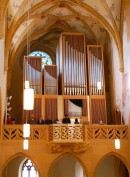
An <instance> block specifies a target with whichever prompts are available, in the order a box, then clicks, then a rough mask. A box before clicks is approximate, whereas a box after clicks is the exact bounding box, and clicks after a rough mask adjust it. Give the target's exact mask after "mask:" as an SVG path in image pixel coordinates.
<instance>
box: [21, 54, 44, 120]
mask: <svg viewBox="0 0 130 177" xmlns="http://www.w3.org/2000/svg"><path fill="white" fill-rule="evenodd" d="M25 81H29V86H30V88H32V89H34V109H33V110H30V111H29V113H27V111H23V123H25V122H26V121H27V120H26V116H27V115H28V121H29V119H30V117H31V115H33V116H34V121H35V122H37V121H38V119H39V116H40V115H41V114H42V60H41V57H32V56H25V57H24V64H23V83H25ZM23 87H25V86H24V84H23ZM23 89H24V88H23ZM26 114H27V115H26Z"/></svg>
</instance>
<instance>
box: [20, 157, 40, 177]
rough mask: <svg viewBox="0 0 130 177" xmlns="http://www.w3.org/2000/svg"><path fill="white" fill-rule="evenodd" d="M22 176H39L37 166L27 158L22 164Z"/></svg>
mask: <svg viewBox="0 0 130 177" xmlns="http://www.w3.org/2000/svg"><path fill="white" fill-rule="evenodd" d="M21 177H39V175H38V171H37V170H36V167H35V166H34V164H33V163H32V162H31V160H29V159H27V160H26V161H25V162H24V164H23V166H22V175H21Z"/></svg>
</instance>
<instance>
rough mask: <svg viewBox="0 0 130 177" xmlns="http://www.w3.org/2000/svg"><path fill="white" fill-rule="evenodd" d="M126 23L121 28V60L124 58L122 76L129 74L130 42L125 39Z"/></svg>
mask: <svg viewBox="0 0 130 177" xmlns="http://www.w3.org/2000/svg"><path fill="white" fill-rule="evenodd" d="M127 36H128V35H127V28H126V21H124V26H123V58H124V74H125V73H127V72H130V40H128V37H127Z"/></svg>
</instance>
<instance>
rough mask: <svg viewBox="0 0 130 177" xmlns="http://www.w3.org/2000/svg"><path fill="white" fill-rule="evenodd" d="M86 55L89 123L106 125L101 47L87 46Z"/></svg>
mask: <svg viewBox="0 0 130 177" xmlns="http://www.w3.org/2000/svg"><path fill="white" fill-rule="evenodd" d="M87 54H88V81H89V97H90V117H91V122H92V123H93V124H96V123H99V122H100V121H102V122H103V123H107V112H106V95H105V80H104V62H103V49H102V46H100V45H96V46H95V45H88V46H87Z"/></svg>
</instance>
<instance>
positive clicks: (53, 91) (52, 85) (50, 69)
mask: <svg viewBox="0 0 130 177" xmlns="http://www.w3.org/2000/svg"><path fill="white" fill-rule="evenodd" d="M57 85H58V81H57V66H56V65H49V66H48V65H46V66H44V94H45V95H57V93H58V91H57V88H58V86H57Z"/></svg>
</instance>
